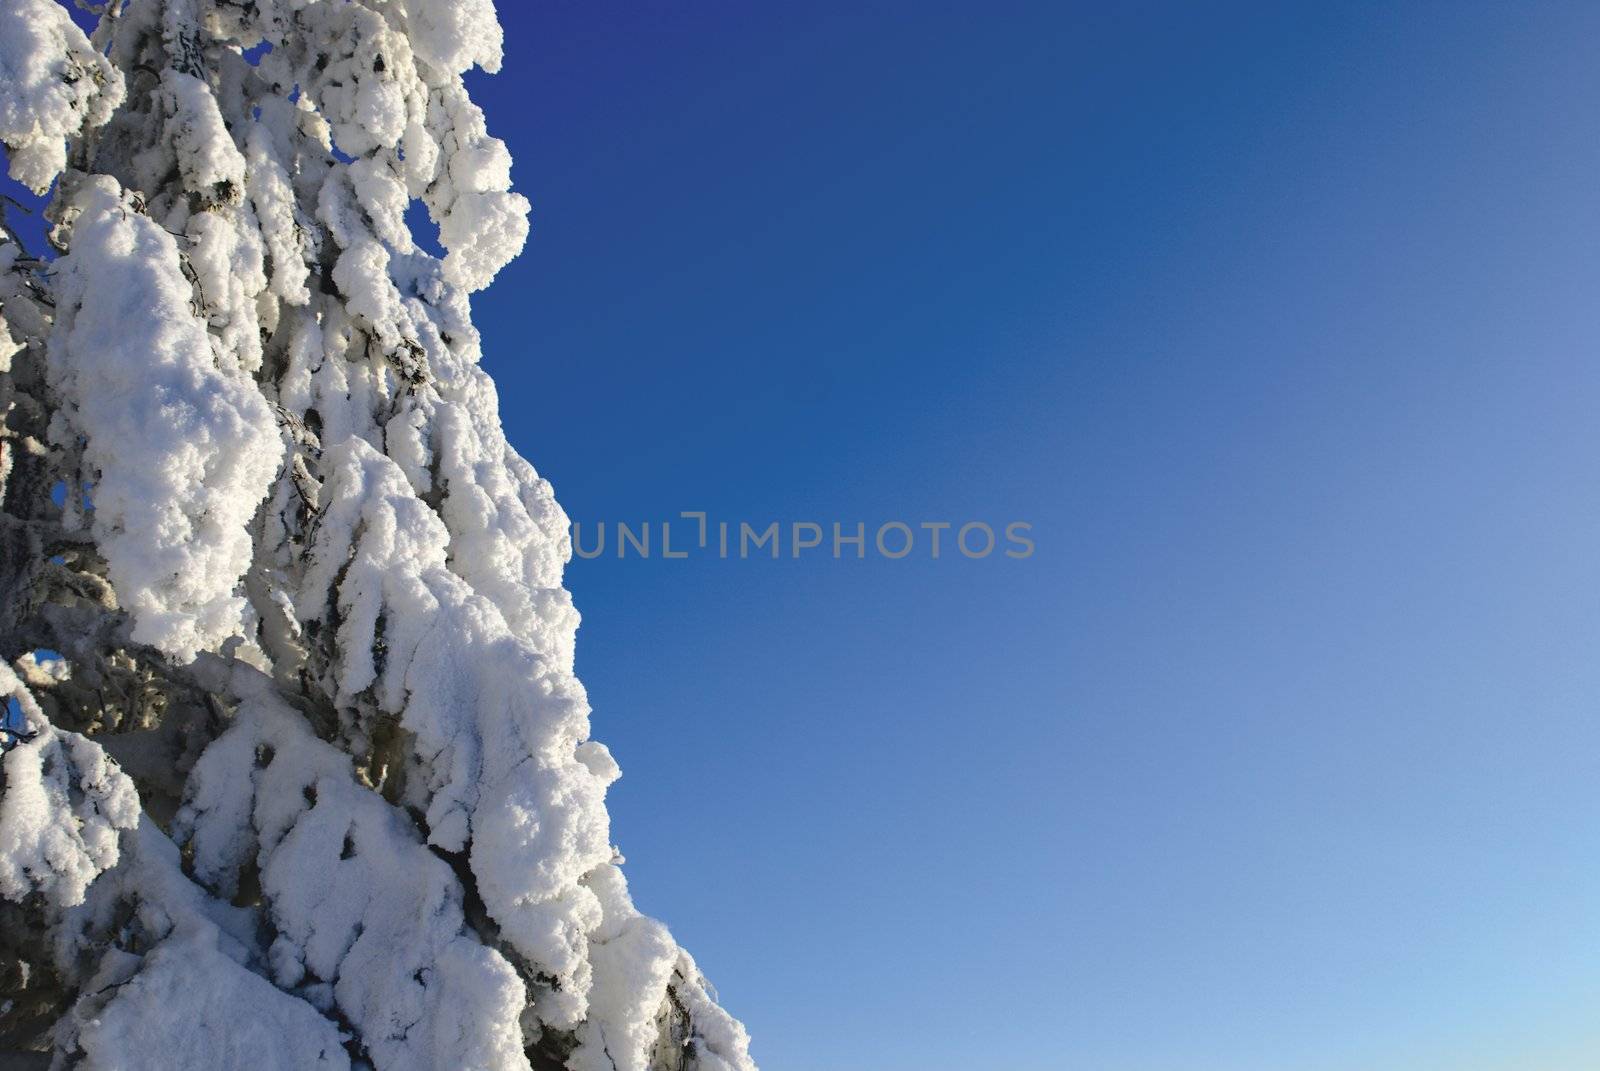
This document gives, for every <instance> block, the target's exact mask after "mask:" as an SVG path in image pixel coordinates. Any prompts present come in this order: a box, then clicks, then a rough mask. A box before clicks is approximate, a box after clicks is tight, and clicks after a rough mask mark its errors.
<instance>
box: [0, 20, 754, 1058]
mask: <svg viewBox="0 0 1600 1071" xmlns="http://www.w3.org/2000/svg"><path fill="white" fill-rule="evenodd" d="M0 29H4V30H5V35H4V39H3V40H0V65H3V67H4V69H5V72H6V73H7V75H8V77H7V78H6V79H4V80H3V81H0V141H3V142H4V143H5V145H6V147H7V150H8V152H9V153H10V159H11V163H12V167H13V169H14V171H13V173H14V175H16V176H17V177H19V178H21V179H22V180H23V181H25V182H27V183H28V184H30V185H31V186H33V187H35V188H42V187H44V186H48V185H49V184H50V183H51V182H53V181H55V180H56V177H57V175H58V173H59V175H60V179H59V182H57V183H56V195H55V197H54V199H53V201H52V203H51V205H50V208H49V210H48V215H49V221H50V223H51V224H52V231H51V242H52V244H53V246H54V247H55V250H56V255H55V256H54V258H53V259H51V258H50V257H48V256H47V255H44V254H43V251H40V250H24V249H22V248H21V247H20V245H19V244H18V243H17V242H16V240H15V239H14V238H13V236H12V234H11V232H10V231H9V230H7V229H4V227H3V226H0V414H3V416H4V423H3V425H0V498H3V505H4V508H3V511H0V656H3V658H4V659H5V660H7V661H8V662H10V663H11V664H13V665H15V666H17V667H18V671H19V672H16V673H13V672H12V671H11V670H9V669H7V670H5V673H7V674H9V676H6V677H4V678H3V679H0V686H3V687H4V688H11V689H12V691H13V692H14V694H15V697H16V701H17V702H18V703H19V704H20V706H19V709H23V708H25V718H26V722H27V725H28V727H29V730H28V735H27V738H26V739H25V740H24V741H22V742H16V741H13V740H11V738H9V737H7V738H4V739H0V747H5V748H6V749H7V750H6V753H5V755H4V758H3V760H0V771H3V774H4V778H5V780H4V783H3V785H0V790H3V795H0V817H3V824H0V986H4V988H5V989H6V991H7V992H8V993H9V994H14V996H8V997H7V1000H10V1003H9V1004H6V1003H0V1051H4V1050H5V1049H6V1048H7V1047H23V1048H34V1049H53V1050H55V1051H56V1053H57V1054H58V1056H59V1057H60V1059H61V1060H62V1061H63V1066H66V1065H68V1064H70V1065H71V1066H83V1067H88V1068H113V1067H115V1068H143V1067H156V1066H159V1067H163V1068H178V1069H183V1068H191V1067H192V1068H206V1069H208V1071H209V1069H215V1068H240V1069H241V1071H242V1069H244V1068H251V1069H256V1068H285V1069H289V1068H296V1069H298V1068H347V1067H371V1068H374V1069H375V1071H390V1069H394V1071H412V1069H415V1071H425V1069H433V1068H473V1069H497V1071H498V1069H509V1071H524V1069H532V1068H537V1069H539V1071H549V1069H552V1068H568V1069H570V1071H750V1069H752V1068H753V1066H754V1065H753V1064H752V1063H751V1061H750V1058H749V1055H748V1039H747V1038H746V1036H745V1033H744V1030H743V1028H742V1027H741V1026H740V1025H739V1024H738V1023H737V1022H736V1021H735V1020H733V1019H732V1018H731V1017H729V1016H728V1015H727V1014H726V1013H725V1012H724V1011H723V1010H722V1009H721V1008H719V1007H718V1006H717V1004H716V1002H715V1000H714V998H713V997H712V996H711V993H710V989H709V986H708V985H707V984H706V982H705V980H704V979H703V978H702V977H701V975H700V973H699V971H698V970H697V969H696V967H695V964H694V961H693V960H692V959H691V958H690V957H689V955H688V954H687V953H686V952H684V951H683V950H682V949H680V948H679V947H678V946H677V944H676V943H675V942H674V941H673V940H672V938H671V936H670V934H669V933H668V931H667V930H666V928H665V927H664V926H662V925H661V924H660V923H658V922H656V921H654V920H652V919H649V918H647V917H645V916H643V915H642V914H640V913H639V912H638V911H637V910H636V909H635V907H634V905H633V903H632V901H631V899H630V897H629V895H628V891H627V884H626V882H625V881H624V879H623V876H622V871H621V870H620V869H619V867H620V864H621V856H620V854H619V853H618V852H617V850H616V849H615V848H614V847H613V846H612V843H611V830H610V825H609V821H608V818H607V815H606V809H605V793H606V789H607V787H608V786H609V785H610V784H611V783H612V782H613V781H614V780H615V779H616V778H617V777H618V776H619V770H618V768H617V764H616V763H615V762H614V761H613V760H612V758H611V755H610V753H609V752H608V751H607V750H606V748H605V746H604V745H603V744H601V743H599V742H597V741H594V740H591V739H590V722H589V713H590V712H589V706H588V701H587V698H586V696H585V693H584V690H583V686H582V685H581V684H580V683H579V681H578V680H577V678H576V677H575V676H574V674H573V649H574V637H575V634H576V630H577V625H578V616H577V613H576V611H575V610H574V609H573V606H572V601H571V599H570V597H569V596H568V594H567V592H566V590H565V589H564V588H563V586H562V571H563V569H564V567H565V564H566V562H567V560H568V559H569V557H570V553H571V547H570V545H569V542H568V537H567V521H566V517H565V515H564V514H563V512H562V510H561V508H560V506H559V505H558V504H557V503H556V501H555V498H554V495H553V493H552V490H551V487H550V485H549V483H548V482H547V481H545V480H544V479H543V478H541V477H540V476H539V474H538V473H537V472H536V471H535V470H534V469H533V467H532V466H530V465H529V464H528V463H527V462H526V461H525V460H523V459H522V458H521V457H519V456H518V455H517V454H516V452H515V451H514V450H513V449H512V448H511V446H510V445H509V444H508V443H507V442H506V439H505V436H504V434H503V432H502V430H501V426H500V417H499V403H498V400H497V398H496V394H495V389H494V385H493V383H492V382H491V381H490V380H489V377H488V376H487V375H486V374H485V373H484V372H483V370H482V369H481V368H480V367H479V363H478V362H479V357H480V353H479V338H478V333H477V331H476V330H475V329H474V327H473V325H472V320H471V309H470V306H469V294H470V292H471V291H473V290H476V289H479V288H481V287H483V286H485V285H487V284H488V283H489V281H490V280H491V279H492V278H493V277H494V276H495V274H496V273H497V272H498V271H499V269H500V268H501V267H503V266H504V265H505V263H506V262H507V261H508V260H509V259H510V258H511V257H513V256H515V255H516V253H517V252H518V251H519V250H520V249H521V247H522V244H523V242H524V240H525V239H526V237H527V233H528V225H527V213H528V204H527V202H526V201H525V200H524V199H523V198H522V197H521V195H519V194H517V193H515V192H513V190H512V188H511V157H510V154H509V152H508V151H507V149H506V146H505V145H504V144H503V143H502V142H501V141H499V140H498V139H496V138H494V137H492V136H491V135H490V134H489V132H488V128H487V124H486V119H485V116H484V114H483V112H482V111H481V110H480V109H479V108H478V107H477V105H476V104H474V103H473V102H472V100H471V99H470V97H469V95H468V93H467V91H466V88H465V86H464V84H463V82H462V79H461V76H462V73H463V72H464V71H465V70H466V69H468V68H469V67H471V66H473V65H474V64H476V65H478V66H481V67H483V68H485V69H488V70H493V69H495V68H497V67H498V65H499V63H500V60H501V52H502V47H503V44H504V42H503V40H502V35H501V31H500V27H499V25H498V23H497V21H496V19H495V16H494V10H493V7H492V4H491V3H489V0H471V2H464V3H457V4H440V3H432V2H427V0H339V2H333V0H257V2H256V3H251V4H238V3H232V2H223V0H127V2H125V3H124V2H113V3H112V4H110V5H108V6H107V7H106V9H105V11H104V12H103V13H102V14H101V15H100V18H99V25H98V28H97V29H96V30H95V32H94V34H93V35H92V38H86V37H85V36H84V35H83V34H82V33H80V32H79V31H78V30H77V29H76V28H75V27H74V26H73V25H72V23H71V21H70V20H69V19H67V18H66V17H65V15H64V13H63V11H62V10H61V9H59V8H58V7H57V6H55V5H54V4H53V3H51V2H49V0H0ZM69 162H70V166H68V165H69ZM414 202H420V203H421V205H422V206H423V207H424V208H425V209H426V212H427V215H428V217H429V218H430V219H431V221H432V226H434V227H437V228H438V237H439V242H440V244H441V245H442V246H443V248H444V250H445V254H444V255H443V256H442V257H435V256H433V255H431V254H429V253H428V252H427V251H426V250H424V249H423V248H422V247H421V246H420V245H419V244H418V242H417V241H416V240H415V238H414V236H413V235H412V233H411V230H410V227H409V225H408V223H407V218H408V210H409V209H410V208H411V207H412V205H413V203H414ZM0 223H3V220H0ZM46 667H54V668H46ZM18 739H21V738H20V737H19V738H18Z"/></svg>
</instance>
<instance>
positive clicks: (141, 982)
mask: <svg viewBox="0 0 1600 1071" xmlns="http://www.w3.org/2000/svg"><path fill="white" fill-rule="evenodd" d="M108 981H109V980H108ZM111 984H117V983H111ZM83 1018H84V1021H83V1022H82V1024H81V1025H80V1026H79V1028H78V1030H77V1036H76V1044H77V1047H78V1049H79V1050H80V1051H81V1052H82V1053H83V1061H82V1062H81V1063H78V1064H76V1065H74V1066H76V1067H78V1068H81V1069H83V1071H134V1069H142V1068H150V1069H152V1071H154V1069H155V1068H190V1067H192V1068H201V1067H204V1068H207V1069H210V1071H347V1069H348V1068H349V1067H350V1057H349V1056H348V1055H347V1054H346V1053H345V1051H344V1047H343V1043H342V1038H341V1036H340V1034H339V1030H338V1028H337V1027H335V1026H334V1024H333V1023H331V1022H329V1021H328V1020H327V1019H325V1018H323V1017H322V1016H321V1015H318V1014H317V1012H316V1010H315V1009H314V1008H312V1007H311V1006H310V1005H309V1004H307V1003H305V1002H304V1001H301V1000H296V999H294V998H293V997H290V996H288V995H286V994H285V993H283V992H281V991H280V990H278V989H277V988H276V987H274V986H273V984H272V983H271V982H269V981H267V980H266V979H265V978H262V977H261V976H260V975H258V974H254V973H252V972H250V971H248V970H246V969H244V968H243V967H241V966H240V965H239V964H238V963H236V962H234V961H233V960H232V959H229V958H228V957H227V956H226V955H224V954H223V953H222V952H221V951H220V950H219V949H218V947H217V942H216V940H215V933H214V932H212V931H208V930H207V929H200V930H198V931H180V932H178V933H175V934H174V935H173V936H172V937H170V938H168V939H167V940H165V941H163V942H161V944H159V945H157V946H156V947H155V949H153V950H152V951H151V952H150V953H149V954H148V955H146V956H144V957H143V960H142V961H141V962H140V964H139V966H138V970H137V973H134V974H132V975H131V977H129V978H127V979H126V980H123V981H121V983H120V985H119V987H118V988H117V990H116V995H115V996H114V997H113V998H112V999H111V1000H110V1001H109V1002H107V1003H106V1004H105V1005H104V1007H100V1008H97V1009H95V1012H94V1014H93V1016H92V1017H88V1016H84V1017H83Z"/></svg>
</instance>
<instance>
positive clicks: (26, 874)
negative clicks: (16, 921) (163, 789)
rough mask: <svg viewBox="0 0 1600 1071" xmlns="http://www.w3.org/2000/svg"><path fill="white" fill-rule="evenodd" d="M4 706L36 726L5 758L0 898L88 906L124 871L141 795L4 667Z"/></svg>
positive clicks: (0, 693)
mask: <svg viewBox="0 0 1600 1071" xmlns="http://www.w3.org/2000/svg"><path fill="white" fill-rule="evenodd" d="M0 701H10V702H15V703H16V704H17V705H18V706H19V707H20V708H21V711H22V715H23V717H24V718H25V719H26V721H27V726H28V728H27V732H26V733H23V734H19V736H20V739H19V742H18V743H17V744H16V745H15V746H13V747H11V748H9V749H7V750H6V752H5V755H4V756H3V757H0V774H3V775H4V781H3V782H0V896H3V897H5V898H6V899H7V900H12V901H19V902H20V901H22V900H23V899H25V898H27V897H28V896H29V895H31V894H33V893H39V894H41V895H42V896H44V898H45V899H46V900H47V901H48V902H49V903H52V904H55V905H57V906H60V907H70V906H72V905H74V904H78V903H81V902H82V901H83V897H84V893H85V891H86V890H87V889H88V888H89V884H90V882H92V881H94V879H95V878H97V877H99V876H100V875H101V874H102V873H104V872H105V871H107V870H109V869H111V868H112V867H113V866H115V865H116V863H117V859H118V847H117V843H118V832H119V831H120V830H124V829H132V828H133V826H134V824H135V823H136V822H138V820H139V794H138V792H137V790H135V788H134V786H133V782H132V781H130V780H129V779H128V777H127V775H126V774H124V773H123V772H122V771H121V770H119V769H118V768H117V765H116V763H114V762H112V761H111V759H110V758H109V757H108V756H107V755H106V753H105V751H104V750H103V749H102V748H101V747H100V745H99V744H96V743H95V742H94V741H92V740H89V739H87V738H86V737H83V736H79V735H78V734H77V733H66V732H60V731H58V730H57V729H56V728H55V727H54V726H53V725H51V724H50V722H49V721H48V720H47V719H46V718H45V716H44V712H43V711H41V710H40V709H39V705H38V703H37V702H36V701H35V700H34V698H33V695H32V694H31V693H30V692H29V691H28V689H27V687H26V686H25V685H24V684H23V682H22V680H21V679H20V678H19V677H18V676H17V674H16V673H15V672H14V671H13V670H12V669H11V667H10V666H7V665H5V664H4V663H0Z"/></svg>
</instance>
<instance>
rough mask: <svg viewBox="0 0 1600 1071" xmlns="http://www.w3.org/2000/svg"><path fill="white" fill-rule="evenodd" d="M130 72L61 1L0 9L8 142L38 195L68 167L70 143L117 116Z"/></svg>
mask: <svg viewBox="0 0 1600 1071" xmlns="http://www.w3.org/2000/svg"><path fill="white" fill-rule="evenodd" d="M121 102H122V73H121V72H120V71H118V70H117V69H116V68H115V67H113V66H112V65H111V63H110V62H109V61H107V59H106V58H105V57H104V56H102V55H100V54H99V53H98V52H96V51H95V49H94V46H92V45H91V44H90V43H89V39H88V38H87V37H85V36H84V35H83V31H82V30H80V29H78V28H77V26H75V25H73V22H72V19H71V17H70V16H68V14H67V12H66V10H65V9H64V8H63V7H62V6H61V5H60V4H58V3H56V2H55V0H5V3H0V142H3V143H4V144H5V147H6V151H7V153H8V154H9V155H10V158H11V167H10V174H11V177H12V178H14V179H16V180H17V181H18V182H20V183H22V184H23V185H24V186H27V187H28V188H29V189H31V190H33V191H34V192H35V193H44V192H45V190H47V189H49V188H50V184H51V183H52V182H54V181H55V177H56V176H57V175H59V174H60V173H61V171H62V169H63V168H65V167H66V166H67V149H66V139H67V138H68V137H70V136H72V135H74V134H77V133H79V132H80V131H81V130H83V129H84V128H85V127H95V126H99V125H100V124H102V123H104V122H105V121H106V120H107V119H108V118H110V116H111V113H112V111H113V110H114V109H115V108H116V107H117V105H118V104H120V103H121Z"/></svg>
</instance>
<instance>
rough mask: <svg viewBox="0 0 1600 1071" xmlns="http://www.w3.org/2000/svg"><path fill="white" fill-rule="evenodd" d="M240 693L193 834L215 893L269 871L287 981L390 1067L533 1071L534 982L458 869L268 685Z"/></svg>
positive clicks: (191, 809)
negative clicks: (470, 911)
mask: <svg viewBox="0 0 1600 1071" xmlns="http://www.w3.org/2000/svg"><path fill="white" fill-rule="evenodd" d="M235 687H236V689H237V690H238V691H239V692H241V693H244V694H246V695H247V698H246V700H245V702H244V703H243V705H242V706H241V708H240V710H239V713H238V715H237V717H236V719H235V721H234V724H233V727H232V728H230V729H229V730H228V731H227V732H226V733H224V734H223V735H222V736H221V737H219V738H218V739H217V741H216V742H215V743H214V744H212V745H211V746H210V747H209V748H207V749H206V752H205V754H204V755H203V756H202V757H201V759H200V762H199V763H198V764H197V765H196V766H195V768H194V770H193V772H192V773H191V775H190V779H189V787H188V802H187V803H186V805H185V808H184V810H183V811H182V812H181V813H180V815H179V817H178V823H177V825H178V829H179V830H180V835H181V836H183V837H184V838H186V840H187V843H188V844H189V845H190V847H191V848H192V849H193V851H194V857H193V858H194V864H193V865H194V872H195V874H196V875H197V876H198V877H200V878H201V879H202V880H204V881H205V882H206V883H207V884H208V885H209V886H210V887H212V888H215V889H218V890H219V891H221V892H223V893H225V894H231V893H232V892H233V891H235V890H236V889H237V886H238V881H239V874H240V872H241V870H242V869H243V868H244V867H245V866H246V865H248V864H250V863H254V864H255V865H256V866H257V867H259V874H260V882H261V891H262V896H263V900H264V902H265V906H266V910H267V917H268V918H269V919H270V921H271V923H272V926H273V929H274V931H275V932H276V934H277V939H276V940H275V941H274V942H273V944H272V947H271V949H270V950H269V954H270V959H271V964H272V972H273V978H274V980H275V981H276V982H277V984H278V985H280V986H282V987H284V988H285V989H288V990H290V991H291V992H296V993H299V994H301V995H302V996H303V997H304V998H305V999H307V1000H310V1001H311V1002H313V1003H317V1004H320V1005H322V1006H326V1007H332V1006H337V1008H338V1009H339V1012H340V1013H341V1014H342V1015H343V1016H344V1018H345V1019H346V1020H348V1021H349V1022H351V1023H352V1024H354V1025H355V1026H356V1027H357V1028H359V1029H360V1031H361V1034H362V1036H363V1037H364V1038H365V1039H366V1046H367V1049H368V1051H369V1052H370V1053H371V1055H372V1057H373V1059H374V1060H375V1062H376V1064H377V1066H379V1067H382V1068H386V1069H392V1071H430V1069H434V1068H441V1067H471V1068H479V1069H482V1071H527V1067H528V1061H527V1058H526V1057H525V1056H524V1055H523V1052H522V1031H521V1027H520V1025H519V1017H520V1015H521V1013H522V1009H523V1007H524V1006H525V1004H526V995H525V993H524V991H523V987H522V982H521V980H520V979H519V978H518V977H517V974H516V971H515V970H513V969H512V967H511V965H510V964H509V963H507V962H506V961H505V959H504V958H503V957H502V956H500V955H499V954H498V953H496V952H494V951H493V950H491V949H489V948H486V947H484V946H483V945H482V944H481V943H479V941H478V940H476V939H475V938H474V937H473V936H472V935H471V934H470V932H468V931H467V930H466V927H465V919H464V916H463V913H462V892H461V886H460V883H459V882H458V881H457V880H456V877H455V875H454V874H453V873H452V872H451V870H450V868H449V866H448V865H446V864H445V863H444V862H443V861H442V860H440V859H439V858H438V857H437V856H435V855H434V854H433V853H432V852H430V851H428V849H427V848H426V847H424V846H423V844H422V842H421V840H420V839H419V838H418V837H417V836H416V833H415V831H414V830H413V829H412V827H411V825H410V823H409V822H407V821H406V820H405V819H404V817H403V816H402V815H400V814H399V813H397V812H396V811H395V810H394V809H393V808H391V807H389V806H388V805H387V804H386V803H385V802H384V801H383V799H382V798H380V797H379V796H377V795H376V794H374V793H373V792H372V791H370V790H369V789H366V788H363V787H361V786H360V785H358V784H357V783H356V781H355V778H354V776H353V774H352V772H351V769H350V759H349V756H348V755H346V754H345V753H343V752H341V751H339V750H338V749H336V748H334V747H331V746H329V745H328V744H325V743H323V742H322V741H321V740H318V739H317V738H316V737H315V736H314V735H312V734H311V732H310V731H309V730H308V729H307V727H306V725H305V722H304V720H303V719H301V718H300V717H298V716H297V715H295V713H294V712H293V711H291V710H289V709H287V708H286V707H284V706H283V705H282V704H281V702H279V701H278V700H276V699H275V698H274V697H273V696H272V694H271V692H270V689H269V687H268V686H267V683H266V682H265V680H264V679H261V678H257V677H255V676H253V675H248V674H246V673H244V672H243V671H241V673H240V675H239V676H237V677H236V680H235Z"/></svg>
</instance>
